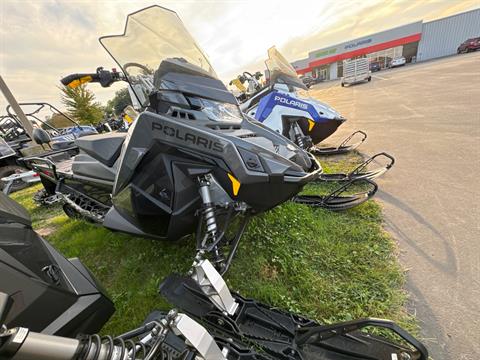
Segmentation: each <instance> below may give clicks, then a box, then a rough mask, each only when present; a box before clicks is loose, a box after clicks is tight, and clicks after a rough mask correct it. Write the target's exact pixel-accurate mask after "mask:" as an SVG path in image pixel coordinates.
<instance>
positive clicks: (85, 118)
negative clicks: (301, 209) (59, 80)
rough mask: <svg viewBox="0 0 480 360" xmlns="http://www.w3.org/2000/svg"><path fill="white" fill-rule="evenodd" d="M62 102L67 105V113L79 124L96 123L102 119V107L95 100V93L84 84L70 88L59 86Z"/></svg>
mask: <svg viewBox="0 0 480 360" xmlns="http://www.w3.org/2000/svg"><path fill="white" fill-rule="evenodd" d="M60 90H61V91H62V100H61V101H62V104H64V105H65V106H66V107H67V112H68V115H69V116H71V117H72V118H73V119H75V120H76V121H78V122H79V123H80V124H96V123H98V122H100V121H101V120H102V119H103V109H102V106H101V105H100V103H98V102H95V95H94V94H93V92H91V91H90V90H88V89H87V87H86V84H83V85H80V86H77V87H76V88H73V89H72V88H70V87H68V86H64V87H61V88H60Z"/></svg>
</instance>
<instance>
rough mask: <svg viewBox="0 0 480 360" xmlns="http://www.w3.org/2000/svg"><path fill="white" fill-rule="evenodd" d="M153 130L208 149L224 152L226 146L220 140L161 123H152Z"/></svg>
mask: <svg viewBox="0 0 480 360" xmlns="http://www.w3.org/2000/svg"><path fill="white" fill-rule="evenodd" d="M152 130H158V131H161V132H162V133H163V134H165V135H167V136H170V137H172V138H175V139H178V140H181V141H184V142H186V143H190V144H193V145H197V146H201V147H203V148H205V149H207V150H213V151H216V152H223V149H224V148H225V146H224V145H223V144H222V143H220V142H218V141H213V140H209V139H207V138H204V137H202V136H198V135H195V134H190V133H188V132H183V131H182V130H181V129H176V128H174V127H172V126H168V125H163V124H160V123H152Z"/></svg>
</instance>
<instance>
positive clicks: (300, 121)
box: [231, 47, 395, 181]
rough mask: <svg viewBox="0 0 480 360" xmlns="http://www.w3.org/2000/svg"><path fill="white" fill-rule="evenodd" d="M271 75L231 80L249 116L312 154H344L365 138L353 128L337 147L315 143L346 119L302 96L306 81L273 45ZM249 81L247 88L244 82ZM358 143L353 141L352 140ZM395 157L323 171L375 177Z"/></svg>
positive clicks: (341, 177)
mask: <svg viewBox="0 0 480 360" xmlns="http://www.w3.org/2000/svg"><path fill="white" fill-rule="evenodd" d="M265 64H266V66H267V70H268V73H269V75H270V78H269V81H268V85H266V86H264V87H262V86H261V85H260V83H259V82H258V76H252V75H251V74H250V73H248V72H244V73H243V74H242V75H240V76H238V77H237V79H235V80H234V81H232V82H231V84H233V85H236V86H237V87H238V88H239V89H240V91H241V95H240V97H237V98H238V99H239V101H241V104H240V108H241V109H242V111H243V112H246V113H247V114H248V115H249V116H252V117H255V119H257V120H258V121H260V122H262V123H263V124H264V125H266V126H268V127H270V128H272V129H273V130H275V131H277V132H279V133H281V134H283V135H284V136H286V137H288V138H289V139H290V140H292V141H293V142H295V143H296V144H297V145H298V146H300V147H301V148H303V149H306V150H308V151H309V152H311V153H313V154H315V155H336V154H343V153H347V152H349V151H352V150H355V149H356V148H358V147H359V146H360V145H361V144H362V143H363V142H364V141H365V140H366V139H367V134H366V133H365V132H363V131H361V130H358V131H355V132H354V133H352V134H351V135H350V136H348V137H347V138H346V139H345V140H343V141H342V142H341V144H340V145H338V146H336V147H320V146H317V144H319V143H320V142H321V141H323V140H325V139H326V138H328V137H329V136H330V135H332V134H333V133H334V132H335V131H336V130H337V128H338V127H339V126H340V125H341V124H343V123H344V122H345V121H346V119H345V118H344V117H343V116H341V115H340V114H339V113H338V112H337V111H336V110H335V109H333V108H332V107H330V106H328V105H327V104H325V103H322V102H320V101H318V100H315V99H312V98H310V97H305V96H302V95H301V94H300V93H299V92H298V90H299V89H300V90H302V89H303V90H307V87H306V86H305V84H304V83H303V82H302V81H301V80H300V79H299V78H298V76H297V74H296V72H295V70H294V69H293V67H292V66H291V65H290V63H289V62H288V61H287V60H286V59H285V58H284V57H283V56H282V55H281V54H280V53H279V52H278V50H277V49H276V48H275V47H272V48H270V49H269V50H268V59H267V60H266V61H265ZM246 81H247V82H248V90H245V91H242V89H246V88H245V86H244V85H243V84H244V83H245V82H246ZM355 139H358V141H357V142H355V143H352V141H353V140H355ZM379 159H382V162H385V165H384V166H381V167H379V168H376V169H374V170H367V166H368V165H369V164H371V163H372V162H374V161H378V160H379ZM394 162H395V160H394V158H393V157H392V156H390V155H389V154H387V153H385V152H382V153H378V154H376V155H374V156H373V157H370V158H368V159H367V160H365V161H364V162H363V163H362V164H359V165H358V166H357V168H356V169H354V170H353V171H352V172H350V173H349V174H334V175H332V176H329V175H328V174H323V176H322V179H323V180H326V181H351V180H352V179H356V178H368V179H374V178H376V177H378V176H380V175H382V174H383V173H385V172H386V171H387V170H389V169H390V168H391V167H392V166H393V164H394Z"/></svg>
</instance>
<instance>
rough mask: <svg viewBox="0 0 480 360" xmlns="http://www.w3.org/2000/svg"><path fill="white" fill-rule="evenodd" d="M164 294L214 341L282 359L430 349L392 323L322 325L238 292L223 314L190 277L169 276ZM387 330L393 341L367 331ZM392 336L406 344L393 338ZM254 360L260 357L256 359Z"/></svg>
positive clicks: (421, 357)
mask: <svg viewBox="0 0 480 360" xmlns="http://www.w3.org/2000/svg"><path fill="white" fill-rule="evenodd" d="M160 293H161V294H162V295H163V296H164V297H165V298H166V299H167V300H168V301H169V302H170V303H171V304H172V305H174V306H175V307H177V308H179V309H180V310H181V311H183V312H186V313H187V314H189V315H190V316H192V317H193V318H194V319H196V320H197V321H199V322H200V323H201V324H202V325H203V326H205V328H206V329H207V330H208V331H209V333H210V334H212V335H213V336H214V337H216V336H218V337H221V338H227V339H229V342H230V343H231V344H237V343H238V347H244V346H245V345H248V346H249V347H250V348H253V349H259V352H260V353H263V354H264V357H261V359H280V360H320V359H322V360H353V359H356V360H362V359H365V360H366V359H369V360H392V359H397V360H400V359H410V360H427V359H428V351H427V349H426V348H425V347H424V346H423V344H422V343H420V342H419V341H418V340H416V339H415V338H414V337H413V336H412V335H410V334H409V333H408V332H406V331H405V330H403V329H402V328H400V327H399V326H398V325H396V324H395V323H393V322H391V321H389V320H381V319H370V318H367V319H359V320H353V321H347V322H342V323H336V324H331V325H320V324H318V323H316V322H315V321H312V320H308V319H306V318H304V317H301V316H297V315H294V314H290V313H287V312H283V311H280V310H278V309H276V308H273V307H270V306H268V305H264V304H261V303H259V302H257V301H255V300H251V299H246V298H243V297H242V296H240V295H238V294H235V293H233V294H232V295H233V297H234V299H235V301H236V302H237V303H238V307H237V310H236V311H235V313H234V314H233V315H228V314H226V313H223V312H221V311H219V310H218V309H217V308H216V307H215V306H214V305H213V304H212V303H211V302H210V301H209V299H208V298H207V297H206V296H205V295H204V294H203V293H202V291H201V290H200V288H199V287H198V285H197V284H196V283H195V282H194V281H193V280H192V279H191V278H188V277H182V276H179V275H175V274H174V275H170V276H169V277H168V278H167V279H166V280H165V281H164V282H163V283H162V284H161V286H160ZM367 329H368V330H373V329H377V330H378V329H379V330H381V332H382V333H386V332H387V330H389V332H391V333H392V334H394V335H395V336H394V337H389V338H387V337H383V336H380V335H372V334H371V333H367V332H366V331H365V330H367ZM393 338H395V339H399V338H401V340H400V339H399V340H392V339H393ZM252 359H260V358H257V357H252Z"/></svg>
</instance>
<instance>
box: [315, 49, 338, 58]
mask: <svg viewBox="0 0 480 360" xmlns="http://www.w3.org/2000/svg"><path fill="white" fill-rule="evenodd" d="M336 52H337V48H331V49H327V50H322V51H319V52H317V53H315V57H316V58H319V57H323V56H327V55H332V54H335V53H336Z"/></svg>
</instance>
